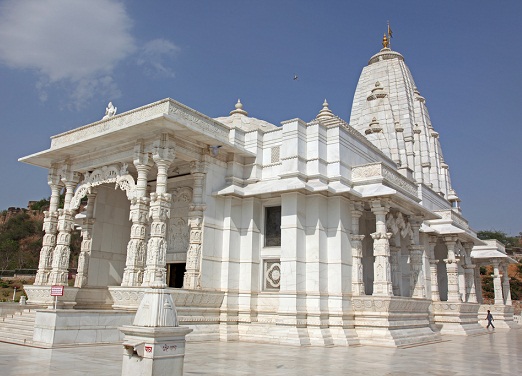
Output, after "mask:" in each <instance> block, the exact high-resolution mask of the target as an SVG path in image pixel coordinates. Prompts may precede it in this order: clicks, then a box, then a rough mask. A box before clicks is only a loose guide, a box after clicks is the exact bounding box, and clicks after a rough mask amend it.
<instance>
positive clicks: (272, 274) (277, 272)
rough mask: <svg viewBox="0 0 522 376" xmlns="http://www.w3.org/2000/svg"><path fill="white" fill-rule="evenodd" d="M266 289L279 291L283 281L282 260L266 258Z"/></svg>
mask: <svg viewBox="0 0 522 376" xmlns="http://www.w3.org/2000/svg"><path fill="white" fill-rule="evenodd" d="M264 269H265V283H264V286H263V287H264V290H269V291H279V286H280V283H281V262H280V261H279V260H265V268H264Z"/></svg>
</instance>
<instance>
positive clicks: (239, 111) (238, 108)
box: [230, 99, 248, 116]
mask: <svg viewBox="0 0 522 376" xmlns="http://www.w3.org/2000/svg"><path fill="white" fill-rule="evenodd" d="M235 107H236V109H235V110H233V111H230V115H234V114H239V115H245V116H248V112H246V111H245V110H243V103H241V100H240V99H238V100H237V103H236V106H235Z"/></svg>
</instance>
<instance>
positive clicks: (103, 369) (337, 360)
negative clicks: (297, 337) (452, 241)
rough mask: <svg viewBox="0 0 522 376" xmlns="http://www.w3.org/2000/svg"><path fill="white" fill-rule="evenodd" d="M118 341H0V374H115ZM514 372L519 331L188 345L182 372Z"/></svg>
mask: <svg viewBox="0 0 522 376" xmlns="http://www.w3.org/2000/svg"><path fill="white" fill-rule="evenodd" d="M121 359H122V348H121V346H117V345H110V346H107V345H106V346H89V347H75V348H62V349H54V350H48V349H37V348H31V347H25V346H18V345H11V344H7V343H0V375H2V376H15V375H16V376H32V375H38V376H47V375H49V376H50V375H53V376H61V375H64V376H65V375H68V376H70V375H89V374H91V375H96V376H104V375H107V376H108V375H121ZM351 374H356V375H365V376H366V375H393V376H396V375H397V376H398V375H419V374H423V375H437V376H438V375H440V376H442V375H444V376H451V375H474V376H476V375H520V374H522V329H512V330H507V329H496V331H495V332H490V333H489V334H485V335H480V336H471V337H459V336H445V337H443V342H442V343H437V344H430V345H424V346H416V347H410V348H401V349H393V348H382V347H368V346H365V347H349V348H343V347H331V348H318V347H290V346H279V345H264V344H256V343H238V342H229V343H226V342H207V343H188V344H187V352H186V356H185V375H187V376H189V375H299V376H307V375H351Z"/></svg>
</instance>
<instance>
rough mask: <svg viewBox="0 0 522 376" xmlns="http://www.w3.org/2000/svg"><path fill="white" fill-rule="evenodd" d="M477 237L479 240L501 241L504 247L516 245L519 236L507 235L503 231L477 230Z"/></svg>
mask: <svg viewBox="0 0 522 376" xmlns="http://www.w3.org/2000/svg"><path fill="white" fill-rule="evenodd" d="M477 237H478V238H479V239H481V240H489V239H497V240H498V241H499V242H501V243H503V244H504V245H505V246H506V248H512V247H516V246H518V244H519V238H518V237H516V236H509V235H508V234H506V233H505V232H503V231H497V230H481V231H478V232H477Z"/></svg>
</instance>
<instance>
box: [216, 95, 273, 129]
mask: <svg viewBox="0 0 522 376" xmlns="http://www.w3.org/2000/svg"><path fill="white" fill-rule="evenodd" d="M214 120H217V121H219V122H220V123H222V124H224V125H226V126H227V127H229V128H239V129H242V130H244V131H247V132H250V131H255V130H263V131H270V130H272V129H276V128H277V126H275V125H274V124H271V123H269V122H267V121H264V120H259V119H256V118H253V117H249V116H248V112H246V111H245V110H243V104H242V103H241V100H239V99H238V100H237V103H236V105H235V109H234V110H232V111H230V116H222V117H218V118H215V119H214Z"/></svg>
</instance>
